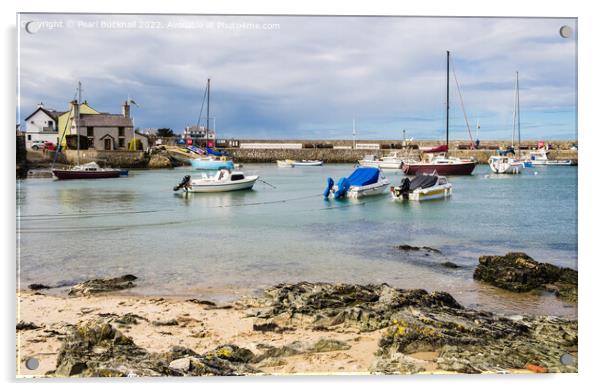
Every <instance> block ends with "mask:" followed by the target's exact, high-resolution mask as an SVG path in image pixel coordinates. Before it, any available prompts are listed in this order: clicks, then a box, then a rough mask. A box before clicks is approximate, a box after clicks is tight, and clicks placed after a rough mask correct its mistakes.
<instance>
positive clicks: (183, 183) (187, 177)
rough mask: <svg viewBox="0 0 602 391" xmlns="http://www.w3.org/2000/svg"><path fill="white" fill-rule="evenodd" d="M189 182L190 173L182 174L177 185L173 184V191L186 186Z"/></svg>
mask: <svg viewBox="0 0 602 391" xmlns="http://www.w3.org/2000/svg"><path fill="white" fill-rule="evenodd" d="M189 184H190V175H186V176H184V178H182V182H180V184H179V185H177V186H174V188H173V191H178V190H180V189H181V188H183V187H188V185H189Z"/></svg>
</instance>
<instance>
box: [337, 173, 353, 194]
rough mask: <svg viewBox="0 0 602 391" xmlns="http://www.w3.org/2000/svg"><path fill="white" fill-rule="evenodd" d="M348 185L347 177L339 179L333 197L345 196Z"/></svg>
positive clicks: (349, 185)
mask: <svg viewBox="0 0 602 391" xmlns="http://www.w3.org/2000/svg"><path fill="white" fill-rule="evenodd" d="M350 187H351V184H350V183H349V179H347V178H345V177H343V178H341V179H339V183H337V191H335V192H334V198H336V199H339V198H343V197H345V194H347V191H348V190H349V188H350Z"/></svg>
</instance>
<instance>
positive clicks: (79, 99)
mask: <svg viewBox="0 0 602 391" xmlns="http://www.w3.org/2000/svg"><path fill="white" fill-rule="evenodd" d="M81 101H82V82H81V81H78V82H77V102H76V103H75V104H76V108H77V116H76V118H75V132H76V133H77V165H78V166H79V122H80V115H79V110H80V103H79V102H81Z"/></svg>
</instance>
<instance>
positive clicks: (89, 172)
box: [52, 82, 122, 179]
mask: <svg viewBox="0 0 602 391" xmlns="http://www.w3.org/2000/svg"><path fill="white" fill-rule="evenodd" d="M81 101H82V83H81V82H78V83H77V102H76V105H75V106H74V107H73V110H75V109H76V108H77V112H76V113H75V114H76V115H75V131H76V133H77V160H76V163H77V164H76V165H75V167H71V168H68V169H64V170H59V169H54V168H53V169H52V173H53V174H54V176H55V177H56V178H57V179H101V178H118V177H119V176H120V175H121V172H122V170H118V169H114V168H102V167H100V166H99V165H98V163H96V162H89V163H86V164H80V162H79V128H80V122H81V121H80V102H81ZM69 123H70V121H67V123H66V124H65V131H64V132H63V137H65V134H66V130H67V124H69ZM61 142H62V140H61ZM60 145H61V143H59V146H60ZM55 161H56V158H55ZM52 165H53V167H54V162H53V163H52Z"/></svg>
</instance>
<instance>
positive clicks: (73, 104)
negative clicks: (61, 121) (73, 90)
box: [70, 100, 79, 134]
mask: <svg viewBox="0 0 602 391" xmlns="http://www.w3.org/2000/svg"><path fill="white" fill-rule="evenodd" d="M70 106H71V108H72V109H73V122H71V124H72V128H71V129H72V131H71V132H70V134H73V130H75V131H76V132H75V134H77V131H78V129H77V126H78V125H79V124H78V123H77V117H78V116H79V105H78V104H77V101H76V100H72V101H71V103H70Z"/></svg>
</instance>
